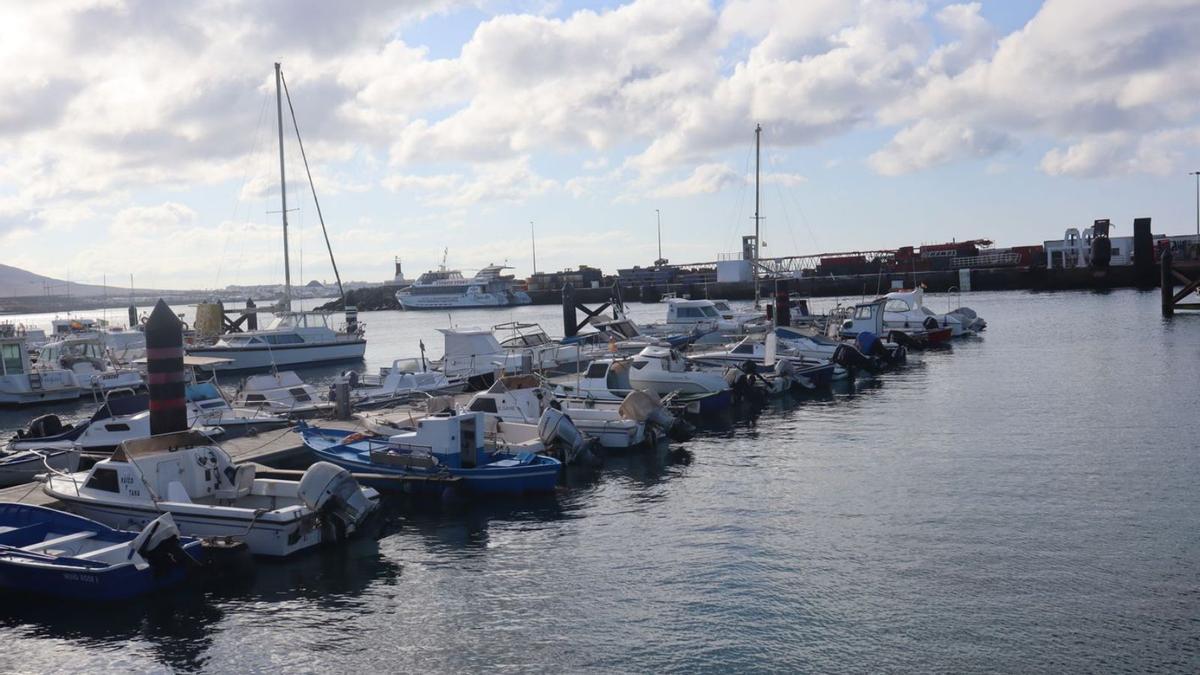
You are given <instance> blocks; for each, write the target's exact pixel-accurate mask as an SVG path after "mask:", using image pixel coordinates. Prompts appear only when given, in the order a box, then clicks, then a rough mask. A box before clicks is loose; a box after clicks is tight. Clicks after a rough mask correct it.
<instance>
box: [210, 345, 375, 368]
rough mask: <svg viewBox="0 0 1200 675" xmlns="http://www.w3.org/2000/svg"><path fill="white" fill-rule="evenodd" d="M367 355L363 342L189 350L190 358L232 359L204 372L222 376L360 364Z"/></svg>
mask: <svg viewBox="0 0 1200 675" xmlns="http://www.w3.org/2000/svg"><path fill="white" fill-rule="evenodd" d="M366 351H367V341H366V340H344V341H339V342H325V343H317V344H306V345H295V346H293V345H275V346H273V347H266V346H264V347H261V348H260V347H257V346H250V347H239V348H229V347H199V348H195V349H189V350H188V354H189V355H191V356H205V357H212V358H219V359H231V361H230V362H229V363H220V364H216V365H214V366H210V367H208V368H206V370H207V369H211V370H219V371H222V372H229V371H239V370H267V369H270V368H272V367H284V366H306V365H312V364H317V363H336V362H340V361H361V360H362V358H363V355H364V354H366Z"/></svg>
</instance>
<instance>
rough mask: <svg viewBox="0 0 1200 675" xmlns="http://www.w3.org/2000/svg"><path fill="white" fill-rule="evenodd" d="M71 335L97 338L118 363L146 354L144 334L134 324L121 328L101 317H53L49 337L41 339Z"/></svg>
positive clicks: (54, 339) (70, 336)
mask: <svg viewBox="0 0 1200 675" xmlns="http://www.w3.org/2000/svg"><path fill="white" fill-rule="evenodd" d="M72 337H94V338H98V339H99V340H100V341H101V342H103V343H104V348H105V350H106V351H107V352H108V353H109V354H111V355H112V358H113V360H114V361H117V362H118V363H128V362H130V361H133V360H134V359H137V358H141V357H143V356H145V355H146V335H145V334H144V333H142V332H141V331H140V330H137V328H136V326H132V325H131V326H130V327H129V329H123V328H121V327H120V326H116V325H112V324H110V323H108V322H107V321H104V320H103V319H101V320H97V319H88V318H83V317H79V318H67V319H53V320H51V321H50V339H49V340H42V344H45V342H48V341H57V340H65V339H67V338H72ZM39 346H41V345H39Z"/></svg>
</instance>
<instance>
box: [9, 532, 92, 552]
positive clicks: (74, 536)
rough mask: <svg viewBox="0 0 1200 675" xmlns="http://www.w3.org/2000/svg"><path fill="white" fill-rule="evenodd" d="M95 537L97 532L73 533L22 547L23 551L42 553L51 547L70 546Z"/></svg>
mask: <svg viewBox="0 0 1200 675" xmlns="http://www.w3.org/2000/svg"><path fill="white" fill-rule="evenodd" d="M94 536H96V533H95V532H72V533H71V534H66V535H63V536H61V537H55V538H54V539H47V540H45V541H39V542H38V543H36V544H30V545H28V546H22V547H21V550H22V551H33V552H37V551H42V550H45V549H48V548H50V547H51V546H60V545H62V544H69V543H71V542H73V541H82V540H84V539H88V538H89V537H94Z"/></svg>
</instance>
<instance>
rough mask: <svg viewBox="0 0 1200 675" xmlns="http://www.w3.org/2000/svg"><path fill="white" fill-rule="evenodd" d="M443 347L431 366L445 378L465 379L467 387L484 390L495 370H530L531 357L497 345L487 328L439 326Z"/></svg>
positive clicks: (494, 337)
mask: <svg viewBox="0 0 1200 675" xmlns="http://www.w3.org/2000/svg"><path fill="white" fill-rule="evenodd" d="M437 330H438V332H440V333H441V334H442V342H443V346H444V350H443V354H442V358H441V360H440V361H437V362H435V364H434V365H435V367H436V368H437V369H438V370H441V371H442V373H444V374H445V375H446V377H449V378H462V379H465V380H467V386H468V388H472V389H486V388H488V387H490V386H491V384H492V382H494V381H495V376H496V373H498V372H507V373H520V372H529V371H530V370H532V369H533V357H532V355H531V354H529V353H528V352H517V351H511V350H508V349H505V348H504V347H502V346H500V341H499V340H497V339H496V336H495V334H494V333H492V331H490V330H484V329H482V328H439V329H437Z"/></svg>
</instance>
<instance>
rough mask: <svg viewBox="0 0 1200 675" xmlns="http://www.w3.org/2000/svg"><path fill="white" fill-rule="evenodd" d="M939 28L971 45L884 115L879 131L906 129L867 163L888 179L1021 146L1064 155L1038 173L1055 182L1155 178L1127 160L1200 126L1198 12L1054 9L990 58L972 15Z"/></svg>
mask: <svg viewBox="0 0 1200 675" xmlns="http://www.w3.org/2000/svg"><path fill="white" fill-rule="evenodd" d="M939 19H941V20H943V21H944V22H946V23H949V24H951V25H953V26H955V27H956V28H957V29H958V30H959V31H960V32H962V33H963V34H965V35H966V36H967V37H966V38H964V41H963V42H962V43H958V44H959V45H960V46H961V49H960V48H959V47H955V46H953V45H951V46H949V47H945V48H943V50H939V51H938V52H936V53H935V54H934V56H933V59H932V60H931V64H930V67H929V68H927V69H926V72H925V73H924V79H923V80H922V81H921V82H920V83H919V86H916V87H914V88H913V89H912V91H911V93H909V94H908V95H906V96H903V97H901V98H899V99H898V100H897V101H895V102H894V103H893V104H891V105H888V106H885V107H883V108H882V109H881V111H880V120H881V121H882V122H883V123H885V124H901V125H904V127H903V128H902V129H901V131H900V132H899V133H897V135H896V136H895V138H893V140H892V141H891V143H889V144H888V146H887V147H885V148H884V149H882V150H881V151H880V152H879V153H877V154H876V155H874V156H873V157H872V159H871V163H872V165H873V166H874V167H875V168H876V169H877V170H880V171H881V172H884V173H900V172H906V171H915V170H919V169H923V168H926V167H929V166H934V165H937V164H942V163H946V162H951V161H955V160H958V159H963V158H967V157H978V156H981V155H987V154H992V153H995V152H999V151H1001V150H1004V149H1005V148H1007V147H1009V146H1010V145H1011V142H1012V139H1014V138H1019V137H1032V138H1048V139H1051V140H1052V141H1058V142H1064V141H1065V142H1066V143H1067V147H1066V148H1058V149H1055V150H1052V151H1051V152H1050V153H1049V154H1048V155H1047V156H1046V157H1045V159H1044V160H1043V162H1042V165H1041V166H1042V168H1043V170H1045V171H1047V172H1049V173H1053V174H1061V173H1072V174H1076V175H1092V176H1095V175H1103V174H1105V173H1110V172H1125V171H1127V170H1141V171H1145V170H1150V171H1159V170H1160V167H1162V162H1150V163H1149V164H1147V163H1145V162H1137V164H1136V166H1131V164H1130V163H1129V162H1128V161H1126V160H1127V159H1128V157H1129V156H1128V155H1126V154H1124V153H1128V152H1137V150H1138V148H1141V147H1143V146H1144V145H1145V144H1147V143H1150V144H1154V143H1155V141H1154V137H1155V136H1156V135H1159V134H1163V133H1178V132H1180V131H1182V130H1185V129H1187V128H1189V127H1192V126H1194V125H1195V123H1196V118H1197V116H1198V115H1200V72H1198V69H1197V68H1196V67H1195V64H1194V63H1193V59H1192V58H1191V57H1190V56H1188V55H1191V54H1195V53H1197V52H1198V51H1200V12H1197V11H1196V6H1195V3H1194V2H1190V1H1188V0H1161V1H1158V2H1145V3H1095V2H1088V1H1086V0H1047V2H1046V3H1045V5H1044V6H1043V7H1042V8H1041V9H1040V10H1039V11H1038V13H1037V15H1036V16H1034V17H1033V18H1032V19H1031V20H1030V21H1029V23H1028V24H1027V25H1026V26H1025V27H1024V28H1022V29H1021V30H1018V31H1016V32H1014V33H1012V34H1011V35H1008V36H1005V37H1003V38H1001V39H1000V40H999V41H998V42H997V43H996V45H995V47H994V50H989V49H988V48H987V47H986V39H987V35H988V30H987V29H986V28H984V27H983V26H982V25H981V24H980V21H981V19H979V18H978V12H977V10H975V9H974V8H973V7H972V6H960V7H958V8H956V9H954V10H953V11H951V8H949V7H948V8H946V9H944V10H943V11H942V12H941V13H939ZM972 36H973V37H972ZM971 45H974V46H971ZM989 51H990V52H991V53H990V55H989V56H987V57H986V58H980V56H979V55H980V54H984V53H987V52H989ZM951 56H953V58H950V57H951ZM967 62H969V65H965V67H963V64H964V63H967ZM1184 135H1185V136H1186V134H1184Z"/></svg>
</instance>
